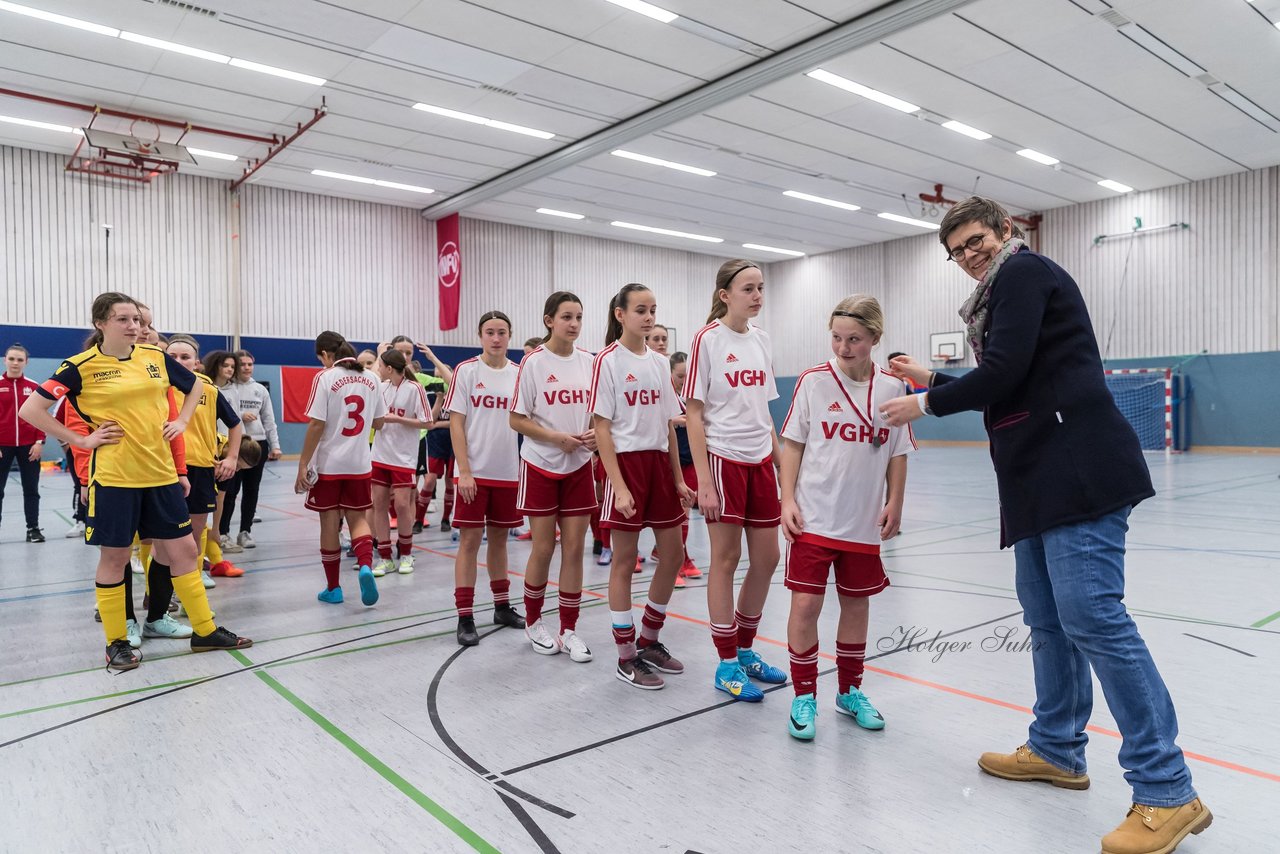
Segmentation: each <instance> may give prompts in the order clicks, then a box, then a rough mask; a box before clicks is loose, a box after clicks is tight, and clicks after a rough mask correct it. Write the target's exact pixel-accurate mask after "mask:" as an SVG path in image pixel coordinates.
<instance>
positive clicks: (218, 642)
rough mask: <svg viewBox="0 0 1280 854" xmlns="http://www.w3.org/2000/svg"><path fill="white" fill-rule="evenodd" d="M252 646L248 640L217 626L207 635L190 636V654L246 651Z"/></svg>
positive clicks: (251, 642)
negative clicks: (217, 650)
mask: <svg viewBox="0 0 1280 854" xmlns="http://www.w3.org/2000/svg"><path fill="white" fill-rule="evenodd" d="M251 646H253V641H251V640H249V639H248V638H242V637H240V636H239V635H237V634H235V633H234V632H229V631H227V630H226V629H224V628H223V627H222V626H218V627H217V628H216V629H214V630H213V631H212V632H210V633H209V634H207V635H195V634H193V635H192V636H191V651H192V652H212V651H213V650H216V649H248V648H249V647H251Z"/></svg>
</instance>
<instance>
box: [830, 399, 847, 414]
mask: <svg viewBox="0 0 1280 854" xmlns="http://www.w3.org/2000/svg"><path fill="white" fill-rule="evenodd" d="M827 411H828V412H844V410H843V409H841V408H840V401H838V400H837V401H836V402H835V403H833V404H831V405H830V406H828V407H827Z"/></svg>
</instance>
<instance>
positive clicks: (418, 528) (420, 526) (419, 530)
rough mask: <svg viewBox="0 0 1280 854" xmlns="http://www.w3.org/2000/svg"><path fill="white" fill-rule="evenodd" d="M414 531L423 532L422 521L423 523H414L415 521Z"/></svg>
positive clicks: (416, 532)
mask: <svg viewBox="0 0 1280 854" xmlns="http://www.w3.org/2000/svg"><path fill="white" fill-rule="evenodd" d="M413 532H414V533H415V534H421V533H422V523H421V522H414V523H413Z"/></svg>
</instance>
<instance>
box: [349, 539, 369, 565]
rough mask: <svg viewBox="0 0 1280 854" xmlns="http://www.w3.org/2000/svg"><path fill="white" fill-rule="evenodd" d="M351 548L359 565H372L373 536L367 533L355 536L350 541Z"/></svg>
mask: <svg viewBox="0 0 1280 854" xmlns="http://www.w3.org/2000/svg"><path fill="white" fill-rule="evenodd" d="M351 548H353V549H354V550H355V553H356V562H357V563H359V564H360V565H361V566H373V537H371V536H369V535H368V534H365V535H364V536H363V537H356V538H355V539H354V540H352V541H351Z"/></svg>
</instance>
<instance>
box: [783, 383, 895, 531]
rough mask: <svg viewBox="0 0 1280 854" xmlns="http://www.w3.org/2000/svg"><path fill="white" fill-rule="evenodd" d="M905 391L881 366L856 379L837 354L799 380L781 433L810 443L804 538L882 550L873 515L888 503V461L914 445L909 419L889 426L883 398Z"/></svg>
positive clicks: (801, 480)
mask: <svg viewBox="0 0 1280 854" xmlns="http://www.w3.org/2000/svg"><path fill="white" fill-rule="evenodd" d="M904 394H907V389H906V386H905V385H904V384H903V382H902V380H899V379H897V378H896V377H894V376H892V375H891V374H889V373H886V372H885V371H883V370H881V369H880V368H879V367H877V366H873V367H872V371H871V378H870V379H869V380H868V381H867V382H862V383H858V382H854V381H853V380H851V379H849V378H848V377H847V376H845V375H844V374H843V373H842V372H841V370H840V367H839V365H838V364H837V363H836V360H835V359H832V360H831V361H829V362H827V363H826V364H823V365H818V366H817V367H814V368H810V369H809V370H807V371H805V372H804V373H802V374H801V375H800V378H799V379H798V380H796V390H795V394H794V395H793V396H792V398H791V409H790V411H788V412H787V420H786V421H784V422H783V424H782V438H783V439H791V440H792V441H794V442H800V443H802V444H804V446H805V447H804V457H803V458H802V459H801V461H800V473H799V475H798V476H797V478H796V504H797V505H799V507H800V514H801V515H802V516H803V517H804V533H803V534H802V535H801V536H800V539H801V541H807V542H815V543H819V544H821V545H825V546H829V547H832V548H837V549H843V550H845V551H861V552H869V553H872V554H879V553H880V529H879V528H878V527H877V526H876V520H877V519H878V518H879V516H880V511H881V510H883V509H884V500H885V473H886V472H887V471H888V469H889V460H890V459H891V458H893V457H896V456H899V455H901V454H907V453H910V452H911V451H914V450H916V440H915V436H914V434H912V432H911V425H909V424H908V425H905V426H903V427H889V426H888V425H887V424H885V422H884V418H883V416H881V415H880V405H881V404H883V403H885V402H887V401H890V400H893V399H894V398H895V397H901V396H902V395H904Z"/></svg>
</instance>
